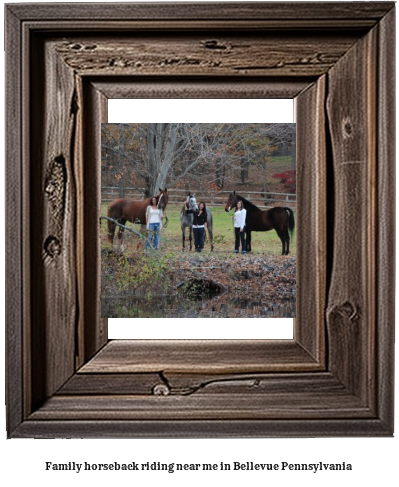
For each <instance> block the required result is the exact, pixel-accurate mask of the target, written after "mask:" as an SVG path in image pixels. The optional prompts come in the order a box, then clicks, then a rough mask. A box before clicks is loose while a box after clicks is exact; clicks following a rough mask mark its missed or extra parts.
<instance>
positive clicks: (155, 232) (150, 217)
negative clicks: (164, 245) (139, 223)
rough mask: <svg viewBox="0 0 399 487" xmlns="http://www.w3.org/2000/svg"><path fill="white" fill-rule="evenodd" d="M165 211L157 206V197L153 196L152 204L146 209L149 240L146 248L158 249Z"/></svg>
mask: <svg viewBox="0 0 399 487" xmlns="http://www.w3.org/2000/svg"><path fill="white" fill-rule="evenodd" d="M162 218H163V212H162V210H161V209H160V208H158V206H157V199H156V197H155V196H153V197H152V198H151V204H150V206H148V207H147V211H146V225H147V242H146V248H147V249H153V250H158V247H159V236H160V233H161V228H162Z"/></svg>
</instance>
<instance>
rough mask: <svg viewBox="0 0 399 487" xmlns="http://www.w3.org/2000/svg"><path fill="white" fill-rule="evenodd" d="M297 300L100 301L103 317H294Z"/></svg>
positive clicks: (152, 297)
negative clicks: (269, 301)
mask: <svg viewBox="0 0 399 487" xmlns="http://www.w3.org/2000/svg"><path fill="white" fill-rule="evenodd" d="M295 313H296V301H295V299H293V300H288V301H287V300H285V301H282V302H277V303H276V302H274V303H268V302H267V298H266V297H265V296H264V295H259V296H251V298H244V297H240V296H232V295H230V294H228V293H224V294H222V295H220V294H217V293H215V294H214V295H212V294H211V293H208V295H206V296H204V295H203V294H201V296H199V295H197V296H195V295H190V296H186V295H184V294H182V293H178V294H175V295H156V296H155V295H146V296H124V297H120V296H119V297H107V296H104V297H102V298H101V316H102V317H104V318H295Z"/></svg>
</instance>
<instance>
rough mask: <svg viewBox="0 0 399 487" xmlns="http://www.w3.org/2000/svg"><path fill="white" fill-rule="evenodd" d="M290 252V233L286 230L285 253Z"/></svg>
mask: <svg viewBox="0 0 399 487" xmlns="http://www.w3.org/2000/svg"><path fill="white" fill-rule="evenodd" d="M289 253H290V234H289V233H288V230H287V231H286V232H285V255H288V254H289Z"/></svg>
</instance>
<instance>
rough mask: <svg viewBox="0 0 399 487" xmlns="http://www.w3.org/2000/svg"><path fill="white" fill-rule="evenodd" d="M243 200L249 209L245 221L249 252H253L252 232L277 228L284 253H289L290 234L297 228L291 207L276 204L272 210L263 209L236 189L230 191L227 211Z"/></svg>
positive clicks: (245, 206)
mask: <svg viewBox="0 0 399 487" xmlns="http://www.w3.org/2000/svg"><path fill="white" fill-rule="evenodd" d="M238 201H242V204H243V205H244V208H245V209H246V210H247V215H246V221H245V233H246V244H247V252H251V232H267V231H268V230H273V229H274V230H276V232H277V235H278V236H279V238H280V240H281V243H282V245H283V253H282V255H288V254H289V251H290V235H289V233H291V237H292V232H293V230H294V228H295V220H294V212H293V211H292V210H291V208H286V207H285V208H282V207H280V206H276V207H275V208H270V210H261V209H260V208H258V207H257V206H255V205H254V204H253V203H251V202H250V201H248V200H246V199H245V198H243V197H242V196H240V195H239V194H236V192H235V191H234V192H233V193H230V195H229V199H228V200H227V203H226V206H225V208H224V209H225V211H230V210H231V209H232V208H236V206H237V202H238Z"/></svg>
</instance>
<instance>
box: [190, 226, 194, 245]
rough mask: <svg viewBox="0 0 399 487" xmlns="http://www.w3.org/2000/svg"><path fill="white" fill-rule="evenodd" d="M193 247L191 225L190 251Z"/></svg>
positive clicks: (191, 229) (191, 228)
mask: <svg viewBox="0 0 399 487" xmlns="http://www.w3.org/2000/svg"><path fill="white" fill-rule="evenodd" d="M192 249H193V227H192V226H190V251H191V250H192Z"/></svg>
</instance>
